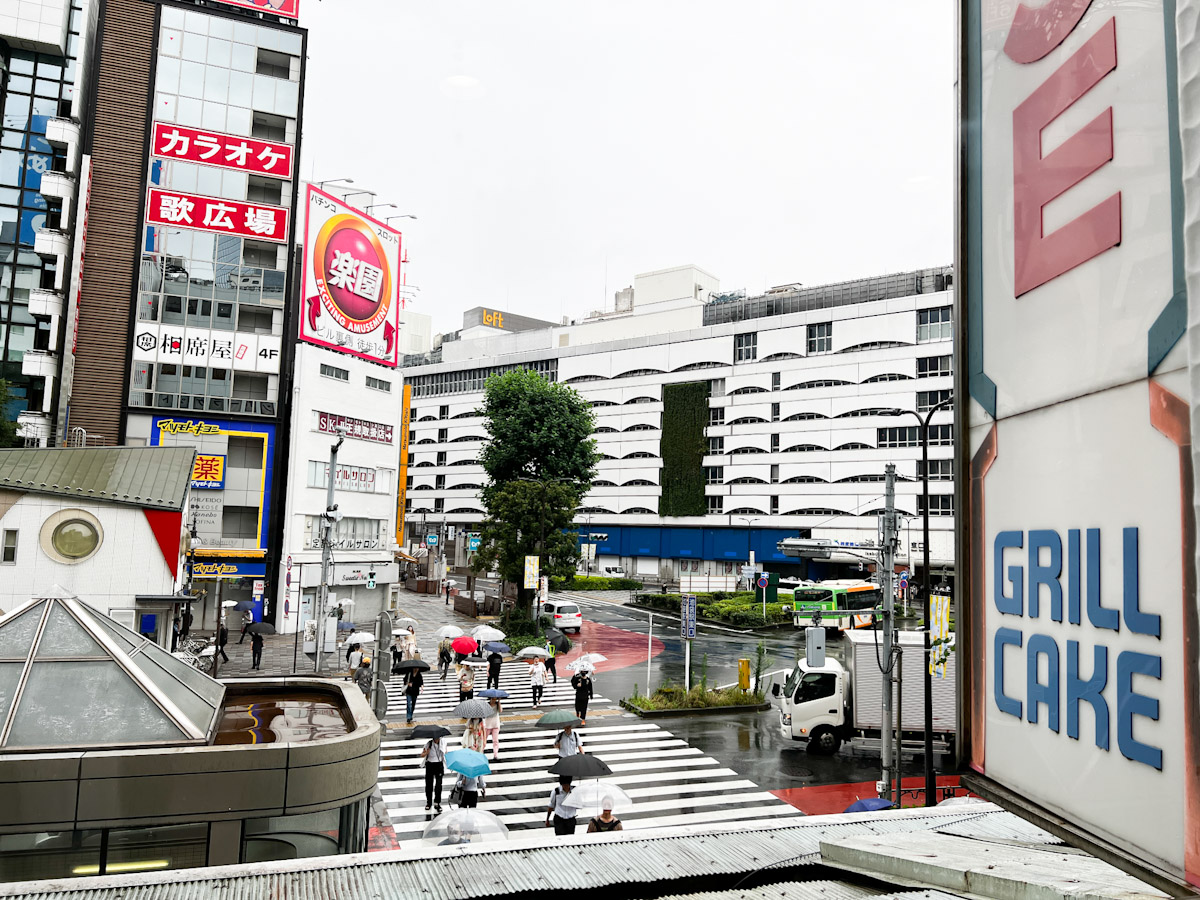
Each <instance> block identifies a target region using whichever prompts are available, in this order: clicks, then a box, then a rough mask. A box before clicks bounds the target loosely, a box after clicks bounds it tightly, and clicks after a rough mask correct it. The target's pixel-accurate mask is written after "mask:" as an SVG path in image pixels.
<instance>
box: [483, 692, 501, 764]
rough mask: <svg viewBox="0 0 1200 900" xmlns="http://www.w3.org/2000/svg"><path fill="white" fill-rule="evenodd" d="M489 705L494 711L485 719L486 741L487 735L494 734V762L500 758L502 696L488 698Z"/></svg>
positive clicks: (485, 741)
mask: <svg viewBox="0 0 1200 900" xmlns="http://www.w3.org/2000/svg"><path fill="white" fill-rule="evenodd" d="M488 705H489V706H491V708H492V713H491V715H489V716H488V717H487V718H485V719H484V720H483V732H484V743H485V745H486V743H487V737H486V736H487V735H489V734H490V735H491V736H492V762H496V761H498V760H499V759H500V698H499V697H492V698H491V699H490V700H488Z"/></svg>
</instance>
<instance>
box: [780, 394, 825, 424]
mask: <svg viewBox="0 0 1200 900" xmlns="http://www.w3.org/2000/svg"><path fill="white" fill-rule="evenodd" d="M783 396H784V397H788V396H791V397H795V396H796V395H795V394H784V395H783ZM831 410H832V406H831V404H830V398H828V397H818V396H812V397H804V398H797V399H792V400H783V399H780V401H779V418H780V419H786V418H787V417H788V416H794V415H798V414H800V413H818V414H820V415H822V416H825V417H827V418H828V417H829V416H830V415H831ZM787 427H788V429H794V428H796V427H797V423H795V422H789V423H788V426H787Z"/></svg>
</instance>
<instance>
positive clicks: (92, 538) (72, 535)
mask: <svg viewBox="0 0 1200 900" xmlns="http://www.w3.org/2000/svg"><path fill="white" fill-rule="evenodd" d="M50 542H51V543H52V544H53V545H54V549H55V550H57V551H58V552H59V553H61V554H62V555H63V556H65V557H67V559H84V558H85V557H88V556H90V555H91V554H92V553H94V552H95V551H96V548H97V547H99V546H100V534H99V532H97V531H96V529H95V527H94V526H93V525H92V524H91V523H90V522H86V521H84V520H83V519H68V520H67V521H66V522H63V523H62V524H61V525H59V526H57V527H56V528H55V529H54V531H53V533H51V535H50Z"/></svg>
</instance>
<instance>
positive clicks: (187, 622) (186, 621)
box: [179, 604, 192, 641]
mask: <svg viewBox="0 0 1200 900" xmlns="http://www.w3.org/2000/svg"><path fill="white" fill-rule="evenodd" d="M191 632H192V607H191V604H189V605H188V606H187V607H186V608H185V609H184V611H183V628H182V629H180V631H179V639H180V640H181V641H182V640H184V639H185V638H186V637H187V636H188V635H189V634H191Z"/></svg>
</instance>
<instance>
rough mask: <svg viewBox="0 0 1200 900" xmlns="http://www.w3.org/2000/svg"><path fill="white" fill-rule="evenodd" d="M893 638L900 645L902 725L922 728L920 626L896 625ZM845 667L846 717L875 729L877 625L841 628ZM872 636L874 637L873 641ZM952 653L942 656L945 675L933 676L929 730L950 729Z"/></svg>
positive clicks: (879, 684)
mask: <svg viewBox="0 0 1200 900" xmlns="http://www.w3.org/2000/svg"><path fill="white" fill-rule="evenodd" d="M896 638H897V639H898V641H899V643H900V646H901V647H903V648H904V656H903V660H904V663H903V665H904V684H903V687H902V691H903V693H904V706H903V709H902V711H901V715H902V716H903V722H902V727H903V728H904V730H905V731H923V730H924V728H925V678H924V675H923V671H922V669H923V666H924V664H925V636H924V633H923V632H920V631H897V632H896ZM845 639H846V641H847V642H848V643H847V645H846V668H847V669H848V670H849V671H850V678H851V685H852V688H851V692H850V693H851V696H850V698H849V701H850V708H851V710H850V712H851V721H852V722H853V724H854V727H855V728H858V729H866V730H878V729H880V727H881V724H882V720H883V675H882V674H881V673H880V671H879V662H880V661H881V660H883V631H882V629H880V630H876V629H874V628H864V629H861V630H859V631H848V632H846V634H845ZM876 642H878V643H876ZM954 667H955V654H954V653H953V652H951V653H950V658H949V659H948V660H947V661H946V676H945V677H944V678H941V677H938V675H937V674H936V673H935V674H934V676H933V685H932V692H933V730H934V732H935V733H941V734H949V733H953V732H954V731H955V729H956V726H957V721H958V717H957V703H956V695H957V693H956V686H957V682H956V680H955V674H954V672H955V670H954Z"/></svg>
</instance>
